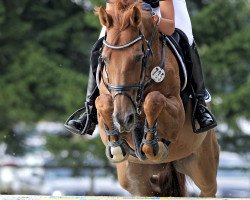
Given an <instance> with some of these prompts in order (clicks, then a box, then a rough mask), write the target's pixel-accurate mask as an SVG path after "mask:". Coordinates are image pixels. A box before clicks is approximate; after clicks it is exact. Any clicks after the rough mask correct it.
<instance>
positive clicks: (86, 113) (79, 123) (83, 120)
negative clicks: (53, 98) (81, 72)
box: [64, 38, 103, 135]
mask: <svg viewBox="0 0 250 200" xmlns="http://www.w3.org/2000/svg"><path fill="white" fill-rule="evenodd" d="M102 42H103V38H101V39H99V40H98V41H97V42H96V43H95V45H94V46H93V48H92V51H91V57H90V62H91V66H90V70H89V80H88V88H87V95H86V96H87V98H86V101H85V107H84V108H81V109H79V110H77V111H76V112H74V113H73V114H72V115H71V116H70V117H69V118H68V120H67V121H66V122H65V124H64V126H65V127H66V128H67V129H68V130H69V131H70V132H72V133H77V134H81V135H84V134H89V135H92V134H93V132H94V130H95V127H96V125H97V111H96V107H95V99H96V98H97V96H98V95H99V90H98V87H97V84H96V80H95V75H96V69H97V66H98V58H99V56H100V53H101V50H100V49H101V47H102V44H103V43H102ZM80 112H83V113H82V114H81V115H80V117H79V118H78V119H73V118H74V117H75V116H76V115H77V114H78V113H80Z"/></svg>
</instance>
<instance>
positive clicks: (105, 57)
mask: <svg viewBox="0 0 250 200" xmlns="http://www.w3.org/2000/svg"><path fill="white" fill-rule="evenodd" d="M102 61H103V62H104V64H105V65H107V64H108V61H109V59H108V57H107V56H102Z"/></svg>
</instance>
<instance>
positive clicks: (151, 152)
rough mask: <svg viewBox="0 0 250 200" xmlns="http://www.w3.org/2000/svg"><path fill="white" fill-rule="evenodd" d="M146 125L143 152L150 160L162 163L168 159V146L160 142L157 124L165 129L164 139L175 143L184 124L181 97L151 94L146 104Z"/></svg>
mask: <svg viewBox="0 0 250 200" xmlns="http://www.w3.org/2000/svg"><path fill="white" fill-rule="evenodd" d="M143 106H144V112H145V115H146V123H145V129H144V139H143V142H142V147H141V150H142V152H143V153H144V154H145V155H146V156H147V158H148V159H150V160H155V161H162V160H164V159H166V158H167V155H168V149H167V146H166V145H165V144H164V143H163V142H162V141H159V140H158V136H157V128H158V126H157V122H158V121H160V122H161V123H162V125H161V126H162V127H164V135H163V136H162V137H163V139H166V140H170V141H171V142H173V141H174V140H176V138H177V133H178V132H179V130H180V128H181V127H182V126H183V124H184V120H185V112H184V108H183V105H182V102H181V99H180V98H179V97H175V96H170V97H165V96H164V95H163V94H161V93H160V92H158V91H154V92H150V93H149V94H148V95H147V96H146V98H145V102H144V105H143Z"/></svg>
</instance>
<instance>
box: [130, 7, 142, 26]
mask: <svg viewBox="0 0 250 200" xmlns="http://www.w3.org/2000/svg"><path fill="white" fill-rule="evenodd" d="M130 23H131V25H132V26H135V27H138V26H139V24H140V23H141V12H140V10H139V8H137V7H136V6H134V7H133V8H132V14H131V17H130Z"/></svg>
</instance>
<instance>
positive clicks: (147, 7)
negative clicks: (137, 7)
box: [142, 0, 161, 25]
mask: <svg viewBox="0 0 250 200" xmlns="http://www.w3.org/2000/svg"><path fill="white" fill-rule="evenodd" d="M146 1H150V0H144V1H143V2H142V9H143V10H145V11H149V12H150V13H151V16H152V18H153V20H154V21H155V24H156V25H159V23H160V21H161V16H158V15H157V14H156V13H155V12H154V9H153V7H152V6H151V4H149V3H146ZM150 2H151V3H152V2H158V6H159V0H153V1H150ZM154 5H155V4H154ZM158 6H157V7H158ZM157 7H155V8H157Z"/></svg>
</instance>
